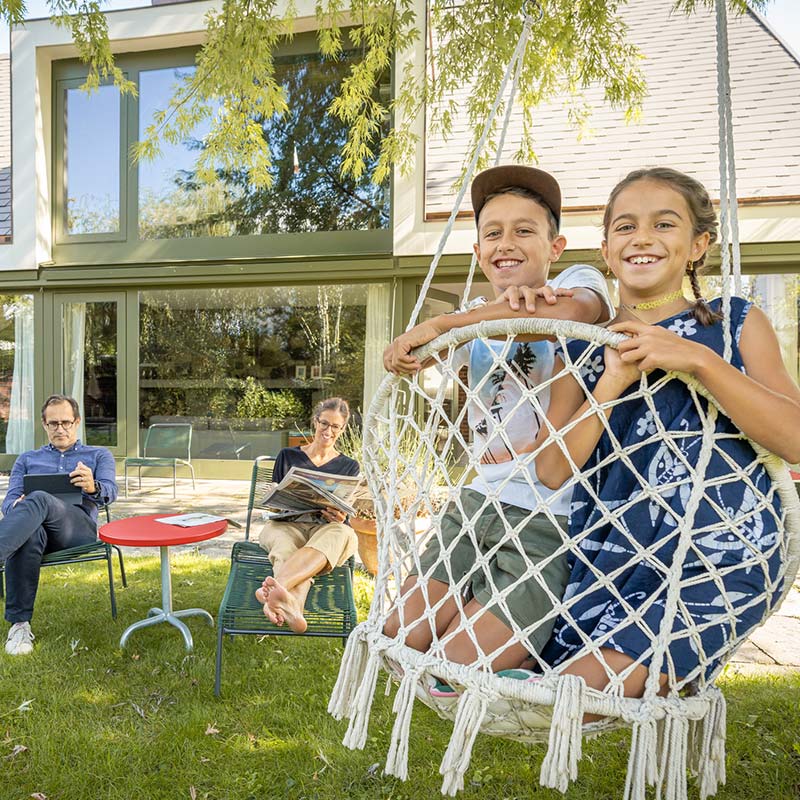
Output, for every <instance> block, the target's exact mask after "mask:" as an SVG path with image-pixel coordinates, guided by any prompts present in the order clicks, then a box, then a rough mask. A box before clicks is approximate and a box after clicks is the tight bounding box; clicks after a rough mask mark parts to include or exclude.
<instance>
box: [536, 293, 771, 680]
mask: <svg viewBox="0 0 800 800" xmlns="http://www.w3.org/2000/svg"><path fill="white" fill-rule="evenodd" d="M750 307H751V306H750V304H749V303H748V302H746V301H745V300H743V299H741V298H733V299H732V303H731V332H732V336H733V354H732V358H731V363H732V364H733V365H734V366H736V367H737V368H739V369H742V370H744V367H743V363H742V358H741V354H740V352H739V347H738V343H739V337H740V335H741V331H742V325H743V324H744V320H745V317H746V316H747V313H748V311H749V310H750ZM712 308H714V310H715V311H720V308H721V301H720V300H715V301H713V302H712ZM659 324H660V325H661V326H663V327H665V328H667V329H668V330H671V331H673V332H674V333H677V334H678V335H679V336H683V337H685V338H690V339H692V341H695V342H700V343H702V344H704V345H706V346H708V347H710V348H712V349H713V350H714V351H715V352H717V353H719V354H722V353H723V323H721V322H717V323H715V324H713V325H709V326H703V325H701V324H700V323H698V322H696V321H695V320H694V319H693V318H692V317H691V315H690V313H689V312H688V311H686V312H683V313H681V314H678V315H676V316H674V317H670V318H669V319H666V320H663V321H662V322H660V323H659ZM561 355H562V358H564V359H565V360H568V361H572V362H573V363H576V364H579V365H580V367H581V375H582V377H583V381H584V383H585V385H586V387H587V389H588V390H589V391H591V390H592V388H593V387H594V385H595V384H596V382H597V378H598V376H599V375H600V374H601V373H602V372H603V369H604V362H603V348H602V347H596V346H595V345H592V344H587V343H586V342H584V341H571V342H569V343H568V344H567V353H566V355H565V354H564V353H561ZM647 380H648V383H649V385H650V386H651V388H654V389H655V388H656V387H657V391H655V393H654V394H652V396H651V397H649V398H648V397H645V398H632V399H631V400H630V401H627V402H622V403H621V404H620V405H618V406H617V407H616V408H615V409H614V411H613V413H612V414H611V417H610V420H609V427H610V431H611V434H612V435H613V436H614V438H616V439H617V440H618V441H619V444H620V446H621V447H622V448H628V456H627V457H628V459H629V460H630V463H631V465H632V467H633V468H634V469H633V470H632V469H631V468H630V467H629V466H628V465H626V463H625V461H624V460H623V459H621V458H620V457H619V456H618V455H617V454H616V453H615V448H614V447H613V446H612V442H611V438H610V436H609V431H608V430H607V431H606V432H605V433H603V435H602V437H601V439H600V441H599V442H598V445H597V448H596V449H595V452H594V453H593V455H592V456H591V457H590V459H589V461H588V462H587V463H586V465H585V467H584V470H583V473H582V474H583V479H582V481H581V482H580V483H578V484H577V485H576V488H575V492H574V494H573V498H572V508H571V514H570V535H571V537H572V539H573V542H574V543H575V544H576V545H577V547H575V549H574V551H573V552H572V553H571V554H570V568H571V571H570V577H569V580H568V584H567V589H566V592H565V595H564V599H565V600H572V601H573V603H572V604H571V605H569V606H568V609H567V610H565V611H564V613H563V614H562V616H560V617H559V618H558V620H557V621H556V625H555V628H554V632H553V636H552V638H551V640H550V642H549V643H548V645H547V646H546V648H545V650H544V652H543V653H542V656H543V658H544V660H545V661H546V662H548V663H550V664H551V665H555V664H559V663H560V662H562V661H564V660H565V659H567V658H569V657H570V656H572V655H574V654H575V653H576V652H577V651H578V650H579V649H580V648H581V647H582V645H583V639H584V637H587V638H589V639H592V640H595V641H596V642H598V643H599V644H602V646H604V647H608V648H611V649H613V650H617V651H620V652H622V653H625V654H627V655H628V656H630V657H631V658H632V659H634V661H637V662H639V663H641V664H643V665H645V666H647V665H649V663H650V660H651V657H652V654H653V644H654V641H655V637H656V635H657V634H658V632H659V630H660V627H661V624H662V620H663V618H664V609H665V605H666V600H667V588H666V585H665V578H666V575H667V572H668V570H669V569H670V567H671V566H672V561H673V556H674V553H675V550H676V547H677V546H678V519H679V518H680V517H681V516H682V515H683V513H684V510H685V505H686V503H687V502H688V500H689V496H690V494H691V491H692V489H693V488H694V484H695V479H694V478H693V476H692V472H691V469H690V468H692V467H694V466H695V465H696V464H697V462H698V459H699V457H700V451H701V447H702V436H701V435H700V434H699V432H700V431H701V430H702V420H703V419H704V418H705V416H706V413H707V409H708V403H707V402H706V401H705V400H704V399H702V398H693V397H692V395H691V393H690V392H689V390H688V388H687V387H686V385H685V384H684V383H683V382H682V381H679V380H675V379H673V380H667V379H666V376H665V374H664V373H663V372H661V371H654V372H652V373H650V375H649V376H648V378H647ZM638 388H639V385H638V383H636V384H634V385H633V386H632V387H630V388H629V389H628V390H627V392H626V394H631V393H635V392H636V391H637V390H638ZM623 397H624V395H623ZM648 399H649V401H650V402H648ZM739 467H741V468H744V471H745V473H746V477H745V478H742V477H740V476H738V475H737V474H736V470H737V469H738V468H739ZM704 483H705V492H704V495H703V497H702V499H701V501H700V505H699V507H698V510H697V513H696V516H695V521H694V525H693V536H692V542H691V545H690V548H689V550H688V552H687V554H686V557H685V560H684V564H683V568H682V572H681V580H682V587H681V590H680V597H679V601H678V610H677V614H676V616H675V620H674V624H673V627H672V636H671V639H670V644H669V646H668V649H667V652H666V654H665V662H664V663H663V664H662V666H661V671H662V672H666V673H669V674H671V675H672V676H673V677H678V678H685V679H688V680H691V679H694V678H696V677H698V676H700V675H708V673H709V672H710V671H711V670H713V668H714V667H715V666H716V664H717V663H718V662H719V659H720V658H721V657H723V656H724V655H726V653H727V651H728V649H729V646H730V642H731V641H732V640H734V639H738V638H739V637H741V636H743V635H744V634H746V633H747V632H748V631H749V630H750V629H751V628H752V627H754V626H755V625H757V624H758V622H759V621H760V619H761V616H762V614H763V612H764V609H765V602H767V601H769V602H770V603H772V602H774V601H775V600H776V599H777V597H778V595H779V593H780V580H779V569H780V564H781V554H780V542H779V536H778V531H779V526H780V521H781V517H782V508H781V503H780V500H779V497H778V494H777V491H776V489H775V487H774V486H773V484H772V481H771V480H770V478H769V476H768V475H767V473H766V470H765V469H764V467H763V466H762V465H761V464H760V463H759V462H758V459H757V456H756V453H755V451H754V450H753V448H752V447H751V446H750V444H749V443H748V442H747V440H746V439H744V438H743V437H742V434H741V432H740V431H739V430H738V428H736V427H735V426H734V424H733V423H732V422H731V420H730V419H728V418H727V417H725V416H724V415H722V414H720V415H719V416H718V418H717V422H716V437H715V441H714V449H713V453H712V455H711V460H710V462H709V465H708V468H707V471H706V478H705V481H704ZM653 489H654V490H655V491H652V490H653ZM643 490H644V491H643ZM646 492H649V494H648V493H646ZM720 521H723V522H724V523H725V524H724V526H723V527H722V528H717V527H716V526H717V525H718V524H719V522H720ZM604 578H607V579H608V581H609V582H610V584H611V585H609V586H604V585H602V584H601V583H599V582H598V579H600V580H603V579H604ZM762 595H765V596H762Z"/></svg>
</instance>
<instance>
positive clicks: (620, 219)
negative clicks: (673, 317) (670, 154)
mask: <svg viewBox="0 0 800 800" xmlns="http://www.w3.org/2000/svg"><path fill="white" fill-rule="evenodd" d="M610 217H611V219H610V223H609V225H608V230H607V231H606V240H605V241H604V242H603V244H602V251H603V258H604V259H605V262H606V264H608V266H609V267H610V268H611V270H612V272H613V273H614V275H616V277H617V278H618V279H619V282H620V296H621V299H622V301H623V302H625V303H636V302H641V301H643V300H647V299H651V298H656V297H663V296H664V295H667V294H669V293H670V292H674V291H676V290H678V289H680V288H681V284H682V282H683V277H684V275H685V274H686V266H687V263H688V262H689V261H690V260H691V261H697V260H698V259H699V258H700V257H701V256H702V255H703V254H704V253H705V251H706V249H707V248H708V243H709V238H710V237H709V234H708V233H707V232H706V233H701V234H699V235H698V234H695V232H694V219H693V218H692V215H691V212H690V211H689V206H688V204H687V202H686V200H685V199H684V197H683V195H682V194H681V193H680V192H678V191H676V190H675V189H672V188H670V186H669V185H668V184H666V183H662V182H660V181H654V180H649V179H644V180H640V181H636V182H634V183H631V184H630V185H629V186H626V187H625V188H624V189H623V190H622V191H621V192H620V193H619V194H618V195H617V197H616V199H615V200H614V205H613V208H612V211H611V215H610Z"/></svg>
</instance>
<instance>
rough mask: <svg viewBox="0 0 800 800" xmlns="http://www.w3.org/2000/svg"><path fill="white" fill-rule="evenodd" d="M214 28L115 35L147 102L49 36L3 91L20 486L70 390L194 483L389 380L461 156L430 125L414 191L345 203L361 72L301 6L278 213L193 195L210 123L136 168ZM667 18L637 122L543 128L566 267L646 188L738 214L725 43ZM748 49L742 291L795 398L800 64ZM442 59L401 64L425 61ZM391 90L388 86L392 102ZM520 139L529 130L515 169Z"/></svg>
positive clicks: (272, 206)
mask: <svg viewBox="0 0 800 800" xmlns="http://www.w3.org/2000/svg"><path fill="white" fill-rule="evenodd" d="M210 7H211V4H210V3H208V2H202V1H197V2H187V3H175V4H172V5H170V4H160V5H154V6H152V7H145V8H138V9H131V10H127V11H117V12H109V13H108V15H107V16H108V23H109V34H110V38H111V40H112V43H113V49H114V51H115V53H116V54H117V63H118V64H119V66H120V67H121V68H122V69H123V70H124V72H125V74H126V75H127V77H128V78H129V79H130V80H131V81H133V82H134V84H135V85H136V87H137V95H136V96H135V97H134V96H131V95H121V94H120V93H119V92H118V91H117V89H116V88H114V87H113V86H101V87H100V89H99V90H98V91H96V92H94V93H92V94H86V93H85V92H83V91H82V90H81V89H80V88H79V87H80V86H81V84H82V82H83V80H84V78H85V75H86V68H85V67H84V66H83V65H81V64H80V62H79V61H78V60H77V59H76V58H75V50H74V47H73V46H72V44H71V42H70V41H69V38H68V35H67V34H66V33H65V32H64V31H63V30H61V29H58V28H56V27H55V26H53V25H52V24H51V23H50V22H49V20H35V21H29V22H27V23H26V24H25V25H24V26H21V27H19V28H16V29H14V30H13V31H12V49H11V58H10V69H8V70H7V71H8V73H9V75H10V87H11V88H10V91H5V90H4V89H3V88H2V87H0V303H2V308H3V315H2V318H0V451H2V452H3V453H4V455H2V456H0V461H3V464H2V465H0V466H7V465H8V464H10V462H11V461H12V460H13V457H14V455H15V454H17V453H19V452H21V450H24V449H27V448H28V447H32V446H34V445H35V444H38V443H40V442H41V441H42V440H43V438H44V436H43V432H42V431H41V430H40V426H39V425H38V423H37V417H38V412H37V409H38V407H39V406H40V404H41V402H42V401H43V399H44V398H45V397H46V396H47V395H48V394H50V393H52V392H56V391H63V392H66V393H69V394H73V395H75V396H77V397H79V398H80V399H81V402H82V407H83V419H84V426H85V427H84V431H83V433H82V438H83V439H84V441H88V442H89V443H90V444H103V445H105V446H108V447H109V448H110V449H111V450H112V452H113V453H114V454H115V456H117V457H118V458H123V457H124V456H125V455H134V454H137V453H138V452H140V450H141V447H142V444H143V439H144V436H145V433H146V430H147V428H148V426H149V425H151V424H153V423H156V422H165V421H190V422H191V423H192V426H193V449H192V460H193V462H194V463H195V464H196V465H197V467H198V469H199V474H201V475H203V474H205V475H209V476H229V477H244V476H245V475H246V474H247V472H248V470H249V460H250V459H251V458H252V457H253V456H256V455H260V454H272V453H275V452H276V451H277V450H278V449H279V448H280V447H281V446H284V445H285V444H286V443H287V442H289V441H293V440H294V439H293V438H292V437H293V436H295V435H296V434H297V433H298V430H300V431H302V430H303V429H304V428H305V427H306V425H307V417H308V413H309V411H310V408H311V407H312V405H313V403H315V402H316V401H317V400H318V399H321V398H322V397H324V396H327V395H330V394H339V395H342V396H344V397H346V398H347V399H348V400H349V401H350V403H351V405H352V406H353V407H354V408H362V409H365V408H366V406H367V404H368V402H369V399H370V398H371V396H372V395H373V393H374V391H375V389H376V387H377V385H378V383H379V382H380V380H381V378H382V366H381V353H382V351H383V347H384V346H385V344H386V342H387V341H388V340H389V339H390V337H391V335H392V334H393V333H395V332H398V331H399V330H401V329H402V327H403V325H404V322H405V320H407V318H408V316H409V314H410V311H411V308H412V307H413V305H414V302H415V300H416V297H417V295H418V291H419V286H420V284H421V282H422V280H423V278H424V275H425V273H426V272H427V268H428V265H429V263H430V259H431V256H432V254H433V252H434V251H435V248H436V244H437V241H438V238H439V235H440V233H441V231H442V230H443V229H444V226H445V220H446V217H447V215H448V214H449V211H450V209H451V207H452V204H453V201H454V197H455V192H454V190H453V183H454V182H455V180H456V179H457V177H458V174H459V172H460V169H461V162H462V157H461V155H460V154H463V153H464V152H465V151H466V147H467V141H466V134H464V135H463V138H459V135H458V134H457V135H455V137H454V138H452V139H451V140H450V141H449V142H443V141H441V140H438V139H436V138H435V137H433V136H430V135H429V136H427V137H426V135H425V124H424V120H419V121H418V123H417V124H418V131H419V133H420V142H419V145H418V148H417V153H416V168H415V169H413V170H411V172H410V173H409V174H408V175H404V174H401V173H400V172H398V173H397V174H396V175H395V176H394V179H393V181H392V182H391V185H390V186H385V187H375V186H372V185H371V184H369V182H368V181H367V180H366V179H364V180H360V181H359V180H354V179H343V178H342V177H341V175H340V174H339V169H338V165H339V160H338V159H339V155H338V148H339V146H340V144H341V142H342V140H343V135H344V134H343V130H342V128H341V126H340V125H338V123H336V122H335V120H333V119H332V118H331V117H329V116H328V115H326V114H325V113H324V111H325V108H326V107H327V104H328V103H329V102H330V98H331V96H332V91H333V87H335V85H336V83H337V81H338V80H340V79H341V77H342V75H343V74H344V70H346V69H347V66H348V63H347V61H345V62H344V63H343V64H338V65H336V64H331V63H329V62H325V61H323V60H322V59H320V58H319V56H318V54H317V52H316V49H315V48H316V45H315V37H314V31H313V28H314V25H315V20H314V7H313V4H311V3H299V4H298V13H299V18H298V21H297V23H296V25H295V32H296V35H295V37H294V38H293V39H292V41H291V42H287V43H286V45H285V46H284V47H282V48H281V50H280V52H279V53H278V59H277V73H278V75H279V77H280V80H281V82H282V84H283V85H284V87H285V89H286V92H287V100H288V104H289V114H288V115H287V117H286V118H285V119H283V120H281V122H280V124H276V123H275V122H274V121H271V120H262V121H261V124H262V126H263V128H264V131H265V134H266V135H267V136H268V137H269V141H270V144H271V147H272V152H273V156H274V178H275V180H274V183H273V186H272V187H271V188H270V189H269V190H258V189H255V188H254V187H253V186H252V185H251V184H250V182H249V181H248V177H247V174H246V171H244V170H235V169H224V168H222V167H220V169H219V170H218V171H217V174H218V179H217V180H216V182H215V183H213V184H212V185H208V184H201V183H200V182H198V181H197V178H196V174H195V167H194V163H195V158H196V156H197V153H198V152H199V151H200V150H201V149H202V146H203V136H204V131H205V129H204V127H203V123H202V122H201V123H200V124H198V127H197V130H196V131H195V132H194V134H193V136H192V137H189V138H188V139H187V140H186V141H183V142H180V143H177V144H167V145H164V147H163V148H162V152H161V154H160V155H159V156H158V157H157V158H156V159H155V160H154V161H151V162H146V163H140V164H133V163H131V161H130V160H129V158H128V153H129V150H130V147H131V145H132V144H133V143H134V142H136V141H137V139H138V138H139V137H140V136H141V134H142V132H143V131H144V129H145V128H146V127H147V125H149V124H150V121H151V120H152V116H153V113H154V112H155V111H157V110H159V109H163V108H165V106H166V103H167V100H168V98H169V96H170V93H171V90H172V87H173V86H174V85H175V84H176V82H177V81H179V80H181V78H182V77H183V76H185V75H186V74H187V73H188V72H190V71H191V70H192V69H193V64H194V59H195V54H196V52H197V49H198V48H199V46H200V45H201V44H202V41H203V35H204V34H203V31H204V25H203V19H204V16H205V14H206V12H207V11H208V10H209V8H210ZM421 7H423V6H422V4H421ZM670 7H671V2H670V0H631V2H630V4H629V8H628V9H627V10H626V12H625V14H626V21H627V22H628V24H629V26H630V35H631V39H632V40H633V41H635V42H636V43H637V44H638V45H639V46H640V47H641V49H642V51H643V53H644V55H645V60H644V71H645V74H646V77H647V80H648V90H649V94H648V97H647V99H646V101H645V104H644V109H643V114H642V118H641V121H640V122H639V123H638V124H635V125H626V124H625V122H624V120H623V119H622V118H621V115H620V114H617V113H616V112H614V111H613V110H611V109H608V108H606V107H605V106H604V105H603V103H602V101H601V98H600V96H599V93H598V94H593V93H592V92H593V90H590V92H589V95H588V99H589V101H590V102H591V103H592V105H593V107H594V114H593V116H592V118H591V127H592V131H591V132H590V134H589V135H586V136H584V137H583V138H582V139H581V140H580V141H579V140H578V137H577V134H576V133H575V132H574V131H573V130H571V129H570V127H569V124H568V122H567V120H566V115H565V112H564V110H563V103H561V102H559V101H558V99H557V98H554V100H553V102H552V104H549V105H546V106H544V107H542V108H540V109H538V110H537V112H536V118H537V121H538V122H540V124H539V125H537V139H536V150H537V154H538V155H539V159H540V161H539V164H540V166H542V167H543V168H545V169H548V170H550V171H552V172H553V173H554V174H555V175H557V176H558V177H559V179H560V181H561V183H562V187H563V189H564V198H565V209H564V219H563V228H564V233H565V234H566V236H567V239H568V242H569V245H568V249H567V251H566V253H565V254H564V256H563V257H562V259H561V262H560V263H559V265H558V266H563V265H566V264H570V263H575V262H578V261H581V262H588V263H595V264H598V265H599V253H598V246H599V240H600V234H599V222H600V217H601V209H602V205H603V203H604V201H605V198H606V196H607V194H608V191H609V190H610V188H611V187H612V186H613V184H614V183H615V182H616V181H617V180H618V179H619V178H621V177H623V176H624V175H625V174H626V173H627V172H628V171H629V170H630V169H634V168H636V167H639V166H646V165H654V164H667V165H670V166H674V167H677V168H679V169H683V170H685V171H687V172H690V173H692V174H694V175H696V176H698V177H699V178H700V179H701V180H703V181H704V182H705V183H706V185H707V186H708V187H709V189H710V190H711V191H712V194H715V195H716V194H717V193H718V177H717V169H718V168H717V161H718V156H717V147H716V125H717V122H716V101H715V84H716V67H715V53H714V21H713V18H712V17H711V16H710V15H706V14H701V15H698V16H697V17H694V18H692V19H691V20H688V19H685V18H683V17H681V16H677V15H671V14H670V13H669V9H670ZM423 16H424V15H423ZM729 36H730V43H731V44H730V47H731V59H732V65H731V73H732V82H733V108H734V119H735V123H736V128H735V136H736V148H737V152H736V155H737V169H738V191H739V195H740V197H741V198H742V207H741V211H740V221H741V237H742V242H743V246H742V256H743V269H744V272H745V273H746V281H745V286H746V291H747V292H749V293H750V294H751V295H752V296H753V297H754V298H757V299H758V301H759V302H760V303H761V304H762V307H764V308H765V309H766V310H767V312H768V314H769V315H770V317H771V318H772V319H773V322H774V323H775V324H776V327H777V328H778V329H779V332H780V336H781V343H782V346H783V349H784V355H785V359H786V363H787V365H788V366H789V368H790V370H791V371H792V373H793V374H794V375H795V376H797V362H798V343H797V305H798V304H797V290H796V287H797V282H798V278H797V275H798V273H800V219H798V217H800V188H798V187H800V141H798V139H797V136H796V133H795V132H796V131H797V130H798V129H800V100H798V97H800V92H798V88H800V63H798V60H797V58H796V56H795V55H794V54H793V53H792V52H791V51H790V50H789V49H788V48H787V47H786V46H785V45H784V44H783V43H782V42H781V41H780V39H779V38H778V37H777V36H776V35H775V33H774V32H773V31H771V30H770V29H769V27H768V26H767V25H766V24H765V23H764V22H763V21H762V20H761V19H760V18H759V17H758V16H756V15H755V14H747V15H744V16H743V17H740V18H736V19H734V20H731V25H730V34H729ZM425 40H426V37H421V38H420V40H419V43H418V45H417V49H416V50H414V51H413V52H407V53H402V54H398V57H397V60H398V65H397V66H398V67H400V66H401V65H402V64H401V62H403V61H405V60H408V59H411V60H414V61H417V62H418V63H420V64H421V63H424V59H425V57H426V53H425V51H424V46H425V45H424V42H425ZM8 66H9V65H8V64H6V65H4V64H3V63H2V62H0V80H1V79H2V77H3V69H4V68H7V67H8ZM391 90H392V76H391V75H387V76H386V82H385V85H384V86H382V87H381V90H380V91H381V93H382V94H388V93H389V92H391ZM4 92H5V93H4ZM4 104H5V107H3V105H4ZM9 106H10V109H9ZM9 110H10V113H8V111H9ZM210 111H211V113H213V109H211V110H210ZM9 119H10V125H9V124H8V123H7V121H8V120H9ZM4 123H5V124H4ZM520 126H521V121H520V120H519V119H516V118H515V119H513V120H512V123H511V130H510V133H509V138H508V152H507V153H506V154H504V156H505V160H511V155H512V153H513V151H514V149H515V148H516V144H515V141H516V137H518V135H519V131H520ZM454 129H455V130H460V129H463V126H461V127H459V126H458V125H456V126H454ZM6 131H7V132H8V133H7V134H6ZM4 137H5V138H4ZM9 139H10V143H11V158H10V159H9V158H8V156H7V150H8V148H7V144H6V147H5V149H4V142H6V143H7V140H9ZM454 153H456V154H459V155H458V156H457V157H456V158H454V157H453V154H454ZM9 173H10V175H9ZM4 176H6V178H5V179H4ZM473 239H474V234H473V224H472V220H471V214H470V212H469V209H468V208H467V207H464V208H463V209H462V213H461V214H460V215H459V220H458V222H457V224H456V228H455V230H454V231H453V234H452V235H451V237H450V239H449V240H448V244H447V248H446V254H445V256H444V258H443V259H442V262H441V265H440V270H439V272H438V273H437V278H436V280H435V281H434V284H433V288H432V291H431V292H430V293H429V294H428V298H427V300H426V304H425V308H424V310H423V313H424V314H435V313H439V312H440V311H445V310H450V309H452V308H454V307H455V306H456V305H457V304H458V296H459V291H460V288H461V287H462V286H463V283H464V278H465V276H466V271H467V268H468V265H469V255H470V253H471V246H472V242H473ZM713 284H714V280H713V278H712V279H711V280H710V290H713ZM473 293H474V294H482V293H486V287H485V286H483V285H481V283H480V282H478V283H477V284H476V286H475V288H474V291H473ZM454 400H455V398H454Z"/></svg>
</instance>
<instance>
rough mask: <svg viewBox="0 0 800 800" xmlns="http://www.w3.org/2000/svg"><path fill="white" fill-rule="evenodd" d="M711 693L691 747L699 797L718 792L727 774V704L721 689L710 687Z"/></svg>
mask: <svg viewBox="0 0 800 800" xmlns="http://www.w3.org/2000/svg"><path fill="white" fill-rule="evenodd" d="M708 694H709V704H708V711H707V712H706V715H705V717H703V719H702V720H698V721H697V722H696V723H695V727H696V728H697V730H696V731H695V738H694V741H693V745H694V746H693V748H692V772H693V773H694V774H695V775H697V777H698V783H699V788H700V800H706V798H707V797H712V796H713V795H715V794H716V793H717V789H718V788H719V786H720V784H723V785H724V783H725V781H726V777H727V776H726V774H725V738H726V729H727V717H728V706H727V703H726V701H725V695H724V694H722V692H721V691H720V690H719V689H717V688H713V689H709V690H708Z"/></svg>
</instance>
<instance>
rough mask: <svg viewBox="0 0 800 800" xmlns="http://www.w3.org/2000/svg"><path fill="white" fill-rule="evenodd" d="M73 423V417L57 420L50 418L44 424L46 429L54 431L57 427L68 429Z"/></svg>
mask: <svg viewBox="0 0 800 800" xmlns="http://www.w3.org/2000/svg"><path fill="white" fill-rule="evenodd" d="M74 424H75V420H74V419H59V420H55V419H54V420H50V421H49V422H45V426H46V427H47V430H49V431H52V432H53V433H55V432H56V431H57V430H58V429H59V428H63V429H64V430H65V431H68V430H70V428H72V426H73V425H74Z"/></svg>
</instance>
